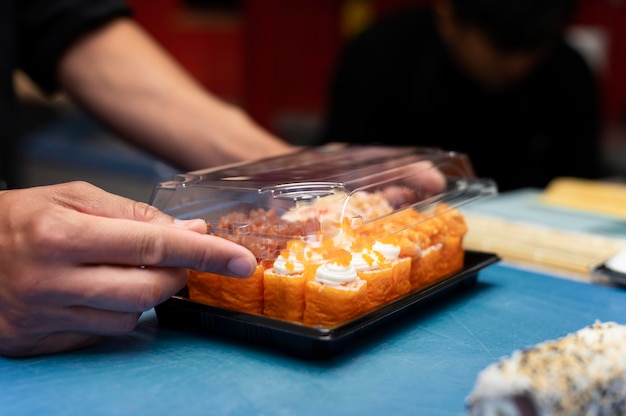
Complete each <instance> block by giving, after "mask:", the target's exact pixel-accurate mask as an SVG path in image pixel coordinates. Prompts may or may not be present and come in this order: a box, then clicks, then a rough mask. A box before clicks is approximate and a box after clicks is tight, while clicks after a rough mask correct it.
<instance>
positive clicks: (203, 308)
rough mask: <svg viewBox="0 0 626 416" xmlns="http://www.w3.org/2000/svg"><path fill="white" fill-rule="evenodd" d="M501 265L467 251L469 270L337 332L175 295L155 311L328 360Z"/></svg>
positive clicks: (192, 325) (184, 324)
mask: <svg viewBox="0 0 626 416" xmlns="http://www.w3.org/2000/svg"><path fill="white" fill-rule="evenodd" d="M498 260H499V258H498V256H496V255H495V254H492V253H482V252H477V251H466V252H465V264H464V268H463V269H462V270H461V271H460V272H458V273H455V274H453V275H451V276H449V277H447V278H445V279H443V280H441V281H439V282H437V283H435V284H433V285H431V286H429V287H427V288H424V289H422V290H419V291H415V292H412V293H410V294H408V295H405V296H403V297H401V298H399V299H397V300H395V301H393V302H391V303H389V304H387V305H384V306H382V307H380V308H378V309H375V310H373V311H371V312H368V313H367V314H364V315H362V316H360V317H358V318H356V319H354V320H352V321H349V322H346V323H345V324H342V325H340V326H337V327H335V328H331V329H327V328H314V327H308V326H304V325H298V324H295V323H290V322H285V321H281V320H278V319H273V318H268V317H265V316H259V315H252V314H247V313H243V312H237V311H231V310H227V309H222V308H217V307H214V306H209V305H203V304H200V303H197V302H193V301H190V300H189V299H187V298H185V297H182V296H174V297H172V298H170V299H169V300H167V301H165V302H164V303H162V304H160V305H158V306H156V307H155V311H156V314H157V317H158V319H159V323H160V324H162V325H164V326H169V327H175V328H187V329H200V330H203V331H207V332H209V333H212V334H216V335H221V336H226V337H230V338H235V339H239V340H243V341H246V342H251V343H255V344H259V345H263V346H269V347H275V348H278V349H280V350H282V351H284V352H286V353H288V354H290V355H294V356H297V357H301V358H306V359H311V360H313V359H326V358H330V357H332V356H334V355H336V354H338V353H339V352H341V351H342V350H343V349H344V347H345V346H346V345H347V343H348V342H350V341H351V340H353V339H354V338H355V337H357V336H360V335H362V334H364V333H366V332H369V331H371V330H373V329H374V328H375V327H377V326H378V325H380V324H381V323H384V322H387V321H388V320H390V319H393V318H397V317H398V316H400V314H403V313H405V312H407V311H408V310H411V309H413V308H415V307H416V306H418V305H420V304H423V303H424V302H425V301H427V300H432V299H434V298H435V297H437V296H439V295H441V294H443V293H446V292H448V291H450V290H453V289H465V288H469V287H471V286H473V285H474V284H475V283H476V281H477V277H478V272H479V271H480V270H481V269H482V268H484V267H486V266H488V265H490V264H493V263H495V262H497V261H498Z"/></svg>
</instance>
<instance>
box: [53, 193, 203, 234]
mask: <svg viewBox="0 0 626 416" xmlns="http://www.w3.org/2000/svg"><path fill="white" fill-rule="evenodd" d="M50 188H52V189H53V190H54V191H55V192H54V197H55V199H56V200H57V202H60V203H62V204H63V205H64V206H66V207H67V208H71V209H74V210H76V211H78V212H81V213H84V214H90V215H95V216H99V217H107V218H120V219H121V218H125V219H129V220H134V221H142V222H150V223H154V224H163V225H172V226H176V227H180V228H185V229H189V230H193V231H196V232H199V233H205V232H206V223H204V222H203V221H202V220H197V219H196V220H179V219H175V218H173V217H171V216H169V215H167V214H165V213H163V212H161V211H160V210H158V209H157V208H155V207H153V206H151V205H149V204H146V203H144V202H138V201H133V200H132V199H128V198H125V197H122V196H119V195H115V194H112V193H109V192H106V191H104V190H102V189H100V188H98V187H96V186H94V185H91V184H89V183H86V182H80V181H77V182H70V183H64V184H60V185H54V186H51V187H50ZM77 196H80V198H77Z"/></svg>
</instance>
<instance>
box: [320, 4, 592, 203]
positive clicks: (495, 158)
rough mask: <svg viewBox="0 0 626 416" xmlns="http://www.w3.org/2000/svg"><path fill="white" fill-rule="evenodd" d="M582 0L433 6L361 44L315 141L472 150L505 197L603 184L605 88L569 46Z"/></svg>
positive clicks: (347, 57) (347, 61)
mask: <svg viewBox="0 0 626 416" xmlns="http://www.w3.org/2000/svg"><path fill="white" fill-rule="evenodd" d="M576 10H577V2H576V0H508V1H501V0H433V1H432V4H431V5H428V6H423V7H416V8H412V9H408V10H405V11H402V12H400V13H397V14H395V15H392V16H389V17H386V18H382V19H381V20H380V21H378V22H376V23H374V24H373V25H372V26H371V27H369V28H368V29H366V30H365V31H364V32H363V33H361V34H360V35H358V36H357V37H356V38H355V39H353V40H352V41H351V42H350V43H349V44H348V45H347V46H346V48H345V51H344V52H343V54H342V56H341V57H340V59H339V62H338V65H337V68H336V72H335V73H334V76H333V79H332V83H331V86H330V91H329V97H328V105H327V114H326V118H325V124H324V126H323V129H322V131H321V134H320V137H319V143H327V142H348V143H361V144H364V143H384V144H395V145H407V144H408V145H412V146H430V147H440V148H443V149H445V150H454V151H460V152H464V153H467V154H468V155H469V157H470V159H471V161H472V163H473V165H474V168H475V170H476V174H477V175H478V176H480V177H489V178H493V179H495V181H496V182H497V184H498V187H499V189H500V190H501V191H506V190H512V189H517V188H521V187H539V188H543V187H545V186H546V185H547V184H548V183H549V181H550V180H551V179H553V178H554V177H557V176H575V177H582V178H597V177H599V176H602V175H603V174H604V172H603V169H602V164H601V162H600V138H599V128H600V126H599V124H600V121H599V120H600V110H599V98H600V97H599V96H598V95H599V89H598V85H597V80H596V78H595V74H594V73H593V72H592V70H591V68H590V67H589V66H588V64H587V63H586V61H585V59H584V58H583V57H582V56H581V55H580V54H579V53H578V52H577V51H576V50H574V49H573V48H572V47H570V46H569V45H568V44H567V43H566V41H565V39H564V32H565V30H566V28H567V25H568V24H569V23H570V22H571V19H572V18H573V16H574V14H575V12H576Z"/></svg>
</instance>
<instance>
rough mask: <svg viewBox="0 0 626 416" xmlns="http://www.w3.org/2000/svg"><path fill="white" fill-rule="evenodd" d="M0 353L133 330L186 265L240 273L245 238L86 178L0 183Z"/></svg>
mask: <svg viewBox="0 0 626 416" xmlns="http://www.w3.org/2000/svg"><path fill="white" fill-rule="evenodd" d="M0 207H1V208H2V212H3V215H2V219H1V220H0V263H1V264H2V269H1V270H0V354H2V355H6V356H12V357H22V356H32V355H40V354H50V353H55V352H60V351H65V350H71V349H75V348H80V347H83V346H86V345H91V344H93V343H95V342H97V341H98V339H100V338H101V337H102V336H110V335H120V334H125V333H127V332H129V331H131V330H132V329H133V328H134V327H135V325H136V323H137V320H138V319H139V317H140V315H141V313H142V312H144V311H146V310H148V309H150V308H152V307H153V306H155V305H157V304H159V303H161V302H163V301H165V300H166V299H168V298H169V297H170V296H171V295H173V294H175V293H176V292H178V291H179V290H180V289H181V288H183V287H184V285H185V284H186V282H187V269H188V268H194V269H198V270H203V271H212V272H216V273H221V274H227V275H231V276H238V277H247V276H249V275H250V274H251V273H252V272H253V271H254V269H255V267H256V259H255V257H254V255H253V254H252V253H251V252H249V251H248V250H247V249H246V248H244V247H242V246H239V245H237V244H234V243H231V242H229V241H226V240H224V239H221V238H219V237H215V236H210V235H208V234H206V223H205V222H204V221H203V220H200V219H198V220H188V221H182V220H176V219H174V218H172V217H170V216H168V215H166V214H164V213H163V212H161V211H159V210H158V209H156V208H155V207H152V206H150V205H148V204H145V203H142V202H135V201H132V200H129V199H126V198H123V197H120V196H116V195H113V194H110V193H107V192H105V191H103V190H101V189H99V188H96V187H94V186H92V185H89V184H87V183H84V182H71V183H67V184H61V185H53V186H45V187H34V188H28V189H20V190H11V191H2V192H0Z"/></svg>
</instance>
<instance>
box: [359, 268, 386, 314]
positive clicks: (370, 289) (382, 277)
mask: <svg viewBox="0 0 626 416" xmlns="http://www.w3.org/2000/svg"><path fill="white" fill-rule="evenodd" d="M357 274H358V275H359V278H360V279H361V280H365V281H366V282H367V297H366V300H365V310H366V311H369V310H372V309H374V308H377V307H379V306H381V305H383V304H385V303H386V302H387V301H388V300H389V291H390V290H391V286H392V285H393V273H392V269H391V267H383V268H380V269H376V270H363V271H360V272H357Z"/></svg>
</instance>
